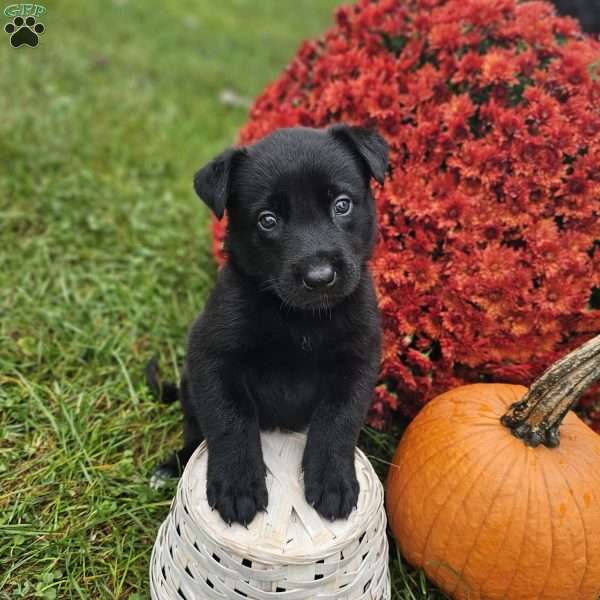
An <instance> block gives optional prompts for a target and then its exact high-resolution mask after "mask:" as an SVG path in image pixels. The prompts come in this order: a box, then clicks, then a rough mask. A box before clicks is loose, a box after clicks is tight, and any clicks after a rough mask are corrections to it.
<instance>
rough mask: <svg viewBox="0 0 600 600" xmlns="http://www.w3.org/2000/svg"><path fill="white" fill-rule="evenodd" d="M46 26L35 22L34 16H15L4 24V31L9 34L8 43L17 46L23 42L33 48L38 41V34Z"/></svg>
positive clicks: (42, 31)
mask: <svg viewBox="0 0 600 600" xmlns="http://www.w3.org/2000/svg"><path fill="white" fill-rule="evenodd" d="M45 29H46V28H45V27H44V25H43V24H42V23H37V22H36V19H35V17H31V16H29V17H27V18H26V19H23V17H15V18H14V19H13V21H12V23H7V24H6V25H5V26H4V31H6V33H8V34H9V35H10V45H11V46H12V47H13V48H18V47H19V46H22V45H23V44H25V45H27V46H31V48H35V47H36V46H37V45H38V42H39V36H40V35H41V34H42V33H44V30H45Z"/></svg>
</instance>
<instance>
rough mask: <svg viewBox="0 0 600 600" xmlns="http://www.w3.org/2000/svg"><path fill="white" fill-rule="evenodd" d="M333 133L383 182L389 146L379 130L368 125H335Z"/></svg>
mask: <svg viewBox="0 0 600 600" xmlns="http://www.w3.org/2000/svg"><path fill="white" fill-rule="evenodd" d="M329 132H330V133H331V135H332V136H333V137H334V138H335V139H337V140H339V141H340V142H342V143H343V144H345V145H346V147H348V148H350V150H351V151H352V152H354V154H356V155H358V157H359V158H360V159H361V160H362V161H363V162H364V163H365V165H366V166H367V168H368V169H369V173H370V174H371V176H372V177H374V178H375V180H376V181H377V182H378V183H383V180H384V178H385V172H386V170H387V166H388V154H389V148H388V144H387V142H386V141H385V140H384V139H383V137H382V136H381V135H379V133H377V131H375V130H374V129H369V128H367V127H352V126H350V125H344V124H343V123H340V124H339V125H333V126H332V127H330V128H329Z"/></svg>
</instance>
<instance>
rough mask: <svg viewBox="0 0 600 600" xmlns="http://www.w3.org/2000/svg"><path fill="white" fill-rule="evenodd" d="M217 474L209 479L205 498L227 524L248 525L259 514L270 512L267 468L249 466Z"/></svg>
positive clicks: (255, 465)
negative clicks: (267, 510) (266, 481)
mask: <svg viewBox="0 0 600 600" xmlns="http://www.w3.org/2000/svg"><path fill="white" fill-rule="evenodd" d="M215 471H216V472H213V473H211V474H210V475H209V477H208V481H207V484H206V496H207V499H208V503H209V505H210V506H211V508H213V509H214V508H216V509H217V510H218V511H219V514H220V515H221V518H222V519H223V520H224V521H225V522H226V523H228V524H229V525H231V524H232V523H241V524H242V525H248V524H249V523H250V522H251V521H252V520H253V519H254V517H255V516H256V513H257V512H260V511H263V510H265V509H266V508H267V504H268V501H269V498H268V493H267V486H266V485H265V468H264V465H262V464H261V465H259V464H252V463H250V464H246V465H244V466H242V467H236V468H229V469H227V468H226V469H219V470H218V471H217V470H215Z"/></svg>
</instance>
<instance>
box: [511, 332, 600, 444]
mask: <svg viewBox="0 0 600 600" xmlns="http://www.w3.org/2000/svg"><path fill="white" fill-rule="evenodd" d="M599 379H600V335H597V336H596V337H595V338H592V339H591V340H589V341H588V342H586V343H585V344H583V346H580V347H579V348H577V349H576V350H573V352H571V353H569V354H567V355H566V356H564V357H563V358H561V359H560V360H559V361H558V362H557V363H555V364H554V365H552V366H551V367H550V368H549V369H548V370H547V371H546V372H545V373H544V374H543V375H542V376H541V377H540V378H539V379H537V380H536V381H535V382H534V383H533V384H532V385H531V387H530V388H529V391H528V392H527V394H525V396H524V397H523V399H522V400H521V401H520V402H517V403H516V404H513V405H512V406H511V408H510V410H509V411H508V412H507V413H506V414H505V415H504V416H503V417H502V419H501V421H502V424H503V425H505V426H506V427H508V428H509V429H510V430H511V431H512V433H513V435H515V436H516V437H518V438H520V439H522V440H523V441H524V442H525V444H526V445H527V446H531V447H533V448H535V447H536V446H539V445H540V444H544V446H547V447H548V448H556V447H557V446H558V445H559V444H560V433H559V429H560V425H561V423H562V421H563V419H564V418H565V416H566V414H567V413H568V412H569V410H570V409H571V408H572V407H573V406H574V404H575V403H576V402H577V400H578V399H579V398H580V397H581V396H582V395H583V394H584V392H585V391H586V390H587V388H589V387H590V386H591V385H593V384H594V383H595V382H596V381H598V380H599Z"/></svg>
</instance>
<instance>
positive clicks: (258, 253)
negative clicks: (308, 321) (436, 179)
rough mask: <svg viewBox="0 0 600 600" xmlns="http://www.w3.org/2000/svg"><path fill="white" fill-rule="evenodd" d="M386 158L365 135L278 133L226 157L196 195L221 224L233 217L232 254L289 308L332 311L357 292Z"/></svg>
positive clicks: (208, 170) (346, 130)
mask: <svg viewBox="0 0 600 600" xmlns="http://www.w3.org/2000/svg"><path fill="white" fill-rule="evenodd" d="M387 154H388V150H387V145H386V143H385V141H384V140H383V139H382V138H381V137H380V136H379V135H378V134H377V133H375V132H373V131H370V130H365V129H362V128H357V127H348V126H345V125H336V126H334V127H331V128H329V129H327V130H319V129H308V128H292V129H280V130H278V131H276V132H274V133H272V134H271V135H269V136H267V137H266V138H264V139H263V140H261V141H259V142H257V143H256V144H254V145H252V146H248V147H245V148H239V149H232V150H227V151H225V152H224V153H223V154H221V155H220V156H218V157H217V158H216V159H215V160H213V161H212V162H211V163H209V164H208V165H206V166H205V167H204V168H203V169H201V170H200V171H199V172H198V174H197V175H196V178H195V188H196V191H197V192H198V194H199V195H200V197H201V198H202V199H203V200H204V201H205V202H206V203H207V204H208V206H209V207H210V208H211V209H212V210H213V211H214V213H215V214H216V215H217V217H219V218H220V217H221V216H222V215H223V212H224V210H225V208H226V209H227V213H228V230H227V236H226V250H227V252H228V254H229V256H230V260H232V261H233V262H234V263H235V264H236V265H237V266H238V267H239V268H240V269H242V270H243V271H244V273H246V274H247V275H248V276H249V277H252V278H254V279H256V280H257V281H258V282H259V284H260V286H261V287H262V288H263V289H269V290H271V291H272V292H274V293H275V294H276V295H277V296H278V297H279V298H280V299H281V301H282V302H283V303H285V304H286V305H289V306H293V307H295V308H307V309H308V308H315V307H320V306H331V305H333V304H335V303H336V302H339V301H340V300H341V299H343V298H345V297H347V296H348V295H349V294H351V293H352V292H353V291H354V289H355V288H356V286H357V285H358V282H359V281H360V277H361V272H362V269H363V268H364V266H365V264H366V261H367V259H368V258H369V256H370V254H371V250H372V246H373V241H374V235H375V222H376V221H375V207H374V202H373V197H372V195H371V191H370V186H369V182H370V178H371V177H374V178H376V179H377V180H378V181H380V182H382V181H383V178H384V175H385V169H386V166H387Z"/></svg>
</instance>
